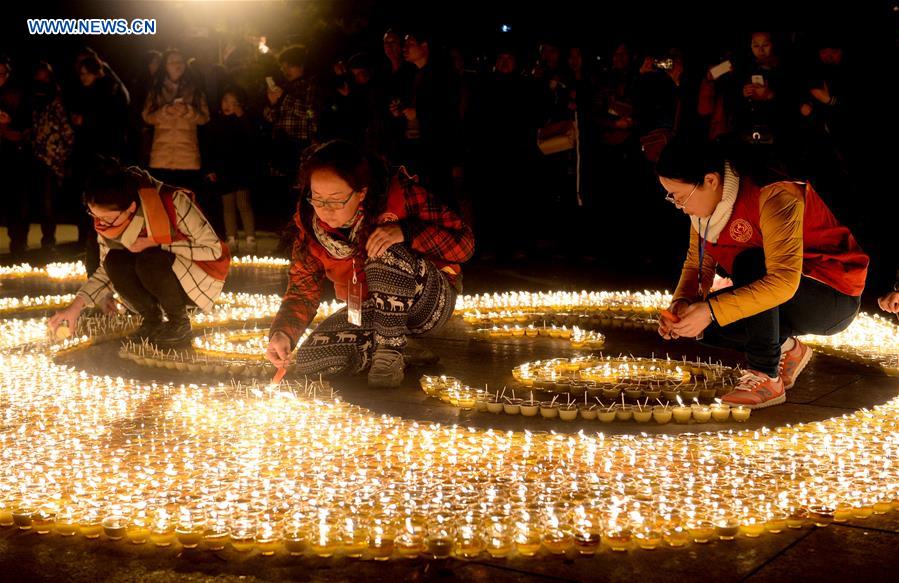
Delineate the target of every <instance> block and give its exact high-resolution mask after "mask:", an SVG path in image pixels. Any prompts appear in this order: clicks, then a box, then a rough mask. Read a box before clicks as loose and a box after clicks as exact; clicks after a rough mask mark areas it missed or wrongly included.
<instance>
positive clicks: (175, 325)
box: [150, 310, 193, 346]
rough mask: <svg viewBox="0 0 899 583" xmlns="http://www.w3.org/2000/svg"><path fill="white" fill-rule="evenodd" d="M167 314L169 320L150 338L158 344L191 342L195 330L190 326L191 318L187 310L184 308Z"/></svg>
mask: <svg viewBox="0 0 899 583" xmlns="http://www.w3.org/2000/svg"><path fill="white" fill-rule="evenodd" d="M167 316H168V319H169V321H168V322H166V323H165V324H163V325H162V326H160V327H159V329H158V330H157V331H156V333H155V334H154V335H153V337H152V338H151V339H150V340H151V341H152V342H154V343H156V344H161V345H166V346H180V345H183V344H189V343H190V340H191V338H192V337H193V331H192V329H191V327H190V318H189V317H188V316H187V310H183V311H181V312H180V313H178V314H167Z"/></svg>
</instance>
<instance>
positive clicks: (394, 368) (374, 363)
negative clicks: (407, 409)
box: [368, 348, 406, 388]
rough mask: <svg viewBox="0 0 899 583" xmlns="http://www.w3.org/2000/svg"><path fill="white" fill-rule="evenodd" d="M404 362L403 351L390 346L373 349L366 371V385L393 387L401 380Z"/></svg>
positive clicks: (398, 384)
mask: <svg viewBox="0 0 899 583" xmlns="http://www.w3.org/2000/svg"><path fill="white" fill-rule="evenodd" d="M405 366H406V362H405V360H404V359H403V353H402V352H397V351H396V350H392V349H390V348H379V349H377V350H375V353H374V355H373V356H372V358H371V368H370V369H369V371H368V386H370V387H376V388H393V387H398V386H400V383H401V382H403V369H404V368H405Z"/></svg>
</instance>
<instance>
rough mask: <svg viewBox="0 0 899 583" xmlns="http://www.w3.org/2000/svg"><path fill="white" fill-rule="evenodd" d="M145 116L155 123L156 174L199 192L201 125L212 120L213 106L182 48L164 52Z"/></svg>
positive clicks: (153, 168) (153, 158) (153, 162)
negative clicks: (190, 67)
mask: <svg viewBox="0 0 899 583" xmlns="http://www.w3.org/2000/svg"><path fill="white" fill-rule="evenodd" d="M143 118H144V121H145V122H147V124H149V125H151V126H153V145H152V146H151V148H150V169H151V171H152V173H153V175H154V176H155V177H156V178H158V179H160V180H162V181H163V182H166V183H168V184H172V185H176V186H183V187H185V188H188V189H190V190H192V191H194V192H196V191H197V190H198V189H199V185H200V168H201V156H200V144H199V140H198V134H197V127H198V126H201V125H204V124H205V123H207V122H208V121H209V106H208V105H207V103H206V96H205V95H204V94H203V91H202V90H201V89H200V88H199V86H198V85H197V83H196V81H195V79H194V77H193V74H192V73H191V71H190V69H189V68H188V67H187V62H186V61H185V58H184V55H183V54H182V53H181V51H179V50H176V49H170V50H168V51H166V52H165V53H163V55H162V63H161V65H160V67H159V70H158V71H157V75H156V83H155V84H154V86H153V89H152V90H151V91H150V94H149V95H148V96H147V101H146V103H145V104H144V111H143Z"/></svg>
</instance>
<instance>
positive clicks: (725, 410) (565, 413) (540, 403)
mask: <svg viewBox="0 0 899 583" xmlns="http://www.w3.org/2000/svg"><path fill="white" fill-rule="evenodd" d="M419 382H420V385H421V388H422V390H423V391H424V392H425V394H427V395H428V396H431V397H435V398H437V399H440V400H441V401H443V402H445V403H449V404H450V405H453V406H454V407H459V408H460V409H462V410H463V411H472V410H474V411H477V412H482V413H494V414H497V413H504V414H506V415H521V416H522V417H537V416H540V417H542V418H544V419H561V420H562V421H574V420H576V419H578V417H580V418H581V419H584V420H587V421H592V420H599V421H600V422H602V423H611V422H613V421H636V422H637V423H648V422H651V421H655V422H656V423H658V424H660V425H664V424H666V423H669V422H671V421H672V420H673V421H674V422H675V423H681V424H685V423H690V422H693V423H709V422H712V421H713V422H715V423H722V422H725V421H727V420H729V419H731V418H732V419H733V420H734V421H737V422H743V421H746V420H747V419H749V415H750V414H751V412H752V411H751V409H749V408H747V407H744V406H742V405H737V406H733V407H732V406H730V405H728V404H727V403H723V402H721V400H720V399H715V402H714V403H711V404H701V403H699V401H698V398H695V397H694V401H695V402H692V403H691V402H689V401H688V402H684V400H683V399H682V398H681V395H680V394H675V395H674V396H673V398H672V399H671V400H670V401H667V402H662V401H661V400H659V399H658V398H656V399H654V400H653V401H652V402H651V401H650V397H646V398H645V399H644V400H642V401H641V400H640V399H635V402H634V403H632V404H631V403H627V402H626V401H625V395H624V393H623V392H620V390H619V391H618V392H616V396H617V395H620V397H621V402H620V403H617V402H615V401H614V400H612V401H611V402H610V403H609V404H608V405H606V404H605V403H603V401H602V400H600V399H599V398H594V399H590V398H589V396H588V395H587V394H586V393H585V394H584V395H583V398H582V399H577V398H574V399H573V398H572V395H571V393H566V394H565V396H566V397H567V399H566V400H564V401H562V400H559V396H560V395H559V394H556V395H555V396H554V397H553V398H552V399H547V400H541V399H540V398H538V399H534V392H533V391H530V398H528V399H522V398H519V397H516V396H515V392H514V390H513V391H512V393H511V397H507V396H505V392H506V391H505V389H504V390H503V391H502V393H500V392H499V391H497V392H496V393H495V394H491V393H489V392H488V391H487V390H485V389H473V388H472V387H469V386H467V385H463V384H462V383H461V381H459V380H458V379H456V378H454V377H447V376H439V377H434V376H429V375H425V376H423V377H421V379H419ZM713 397H714V395H713Z"/></svg>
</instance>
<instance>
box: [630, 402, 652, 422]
mask: <svg viewBox="0 0 899 583" xmlns="http://www.w3.org/2000/svg"><path fill="white" fill-rule="evenodd" d="M651 419H652V407H647V406H646V405H644V406H642V407H640V406H637V407H635V408H634V421H636V422H637V423H647V422H649V421H650V420H651Z"/></svg>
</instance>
